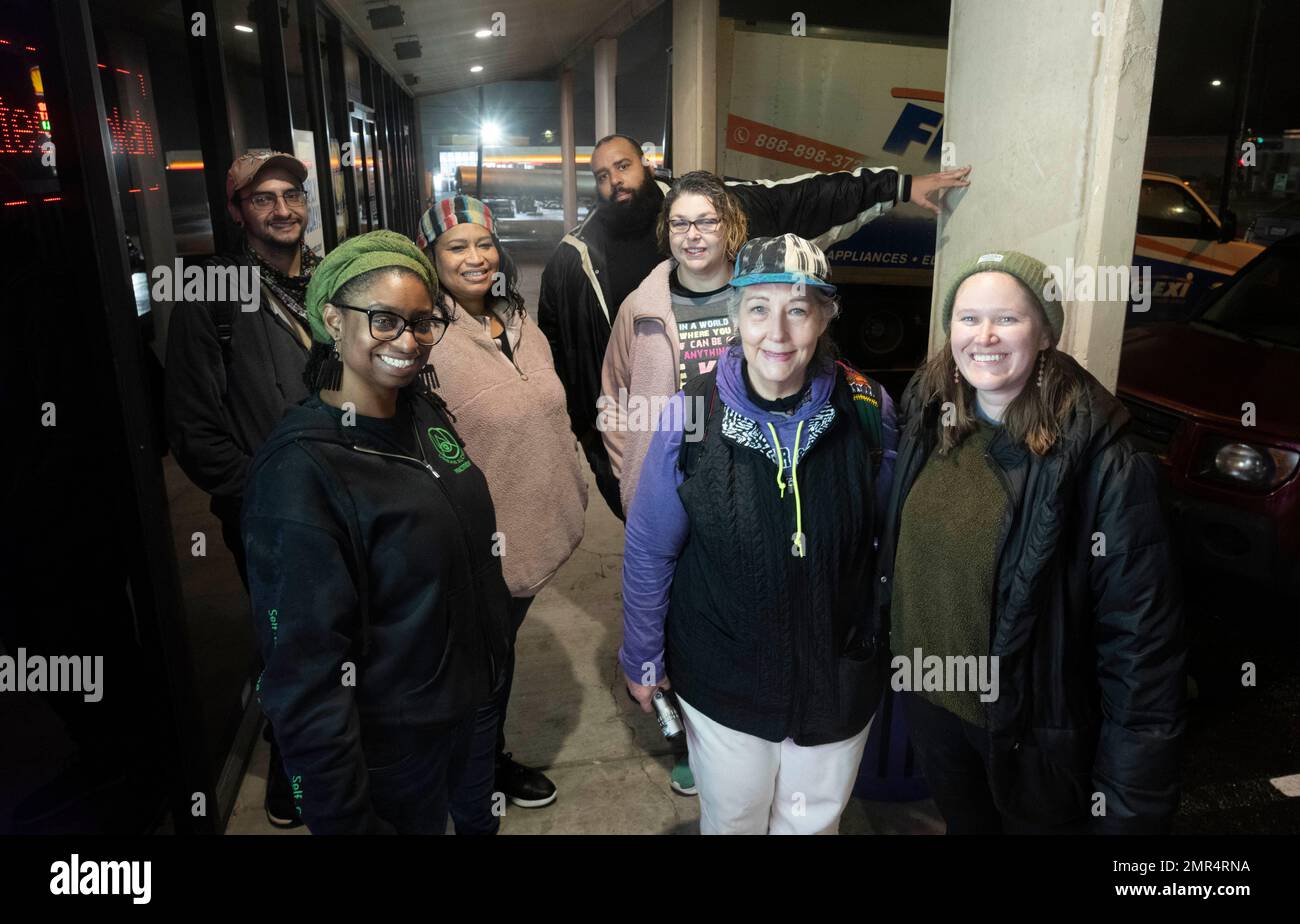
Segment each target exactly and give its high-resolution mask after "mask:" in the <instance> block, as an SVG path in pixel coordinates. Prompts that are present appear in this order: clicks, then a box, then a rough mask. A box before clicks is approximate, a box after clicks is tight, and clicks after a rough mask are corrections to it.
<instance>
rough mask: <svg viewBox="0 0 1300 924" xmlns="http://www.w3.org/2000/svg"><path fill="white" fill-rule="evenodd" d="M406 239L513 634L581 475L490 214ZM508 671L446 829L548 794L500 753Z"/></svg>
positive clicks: (477, 830)
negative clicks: (429, 273) (428, 293)
mask: <svg viewBox="0 0 1300 924" xmlns="http://www.w3.org/2000/svg"><path fill="white" fill-rule="evenodd" d="M416 244H417V245H418V246H420V247H422V248H425V249H426V251H427V252H428V254H429V256H430V258H431V259H432V261H433V263H434V265H435V267H436V268H437V271H438V280H439V283H440V284H441V288H442V292H441V297H440V300H439V306H440V307H441V308H442V309H443V310H444V311H445V312H446V313H447V316H448V318H449V326H448V329H447V336H446V337H445V338H444V339H443V340H442V342H441V343H439V344H437V346H435V347H434V348H433V350H432V351H431V353H430V355H429V366H430V369H431V370H433V374H434V379H435V381H436V383H437V389H438V394H439V395H440V396H441V397H442V398H443V400H445V401H446V402H447V408H448V410H449V411H450V412H451V414H452V416H453V417H454V419H455V420H456V426H457V428H458V429H459V432H460V433H461V434H462V435H463V436H464V437H465V443H466V447H467V451H468V452H469V454H470V456H471V457H472V458H473V459H474V464H475V465H477V466H479V468H480V469H481V470H482V471H483V475H484V477H485V478H487V484H488V490H490V491H491V492H492V500H493V503H494V504H495V506H496V513H497V528H498V530H499V533H498V535H497V536H496V537H494V541H495V543H496V545H495V548H496V553H497V554H498V555H500V556H501V562H502V568H503V570H504V573H505V580H506V585H507V586H508V587H509V589H510V630H511V639H513V638H514V637H515V635H516V634H517V633H518V631H519V626H520V625H521V624H522V623H523V621H524V615H525V614H526V613H527V612H528V608H529V606H530V605H531V604H532V602H533V598H534V597H535V596H536V595H537V593H538V592H539V591H540V590H541V589H542V588H543V587H545V586H546V584H547V583H548V582H549V581H550V580H551V578H553V577H554V576H555V573H556V572H557V571H558V570H559V569H560V566H561V565H563V564H564V563H565V562H566V561H568V559H569V556H570V555H572V554H573V551H574V549H576V548H577V547H578V543H580V542H581V541H582V535H583V531H584V529H585V526H586V509H587V480H586V478H585V476H584V474H583V471H582V465H581V462H580V461H579V455H578V442H577V440H576V439H575V438H574V435H573V431H572V429H571V427H570V425H569V417H568V411H567V409H566V404H565V396H564V386H563V385H562V384H561V383H560V379H559V377H558V376H557V375H556V373H555V363H554V361H553V359H552V356H551V347H550V344H549V343H548V342H547V340H546V337H545V336H544V335H543V334H542V332H541V330H539V329H538V327H537V325H536V324H535V323H534V322H533V320H532V319H531V318H529V317H528V311H527V309H526V308H525V306H524V299H523V296H522V295H520V293H519V273H518V270H517V268H516V266H515V263H514V261H513V260H512V259H511V257H510V254H509V253H508V252H507V251H506V249H505V248H504V247H502V246H501V241H500V240H499V238H498V237H497V234H496V222H495V219H494V217H493V215H492V210H491V209H489V208H488V207H487V205H485V204H484V203H483V202H481V201H480V200H478V199H475V198H473V197H472V196H453V197H451V198H448V199H442V200H440V201H438V202H436V203H435V204H434V206H433V207H432V208H431V209H429V210H428V211H427V212H425V213H424V215H423V216H422V217H421V219H420V236H419V237H418V238H417V240H416ZM513 676H514V657H513V655H512V657H511V659H510V661H509V662H508V663H507V664H506V667H505V673H504V675H503V679H502V684H501V686H500V688H499V689H497V690H496V691H494V693H493V695H492V696H491V698H490V700H489V699H486V698H485V701H484V703H483V705H482V708H481V709H480V711H479V717H478V725H477V729H476V732H475V736H474V744H473V746H472V748H471V757H470V763H469V767H468V769H467V770H466V773H465V780H464V782H463V784H462V787H461V790H460V791H459V792H458V793H457V794H456V797H455V798H454V799H453V802H452V808H451V812H452V818H453V819H454V820H455V822H456V833H457V834H495V833H496V832H497V829H498V828H499V827H500V824H501V818H500V815H499V814H498V813H497V812H494V811H493V810H492V809H493V804H492V799H493V793H494V792H501V793H504V795H505V797H506V798H507V799H509V800H510V802H512V803H513V804H515V805H518V806H522V807H525V808H540V807H541V806H545V805H549V804H550V803H552V802H554V801H555V798H556V789H555V784H553V783H552V782H551V781H550V780H549V779H547V777H546V775H545V774H543V773H541V772H540V771H538V770H535V769H533V768H532V767H528V766H525V765H523V764H521V763H519V762H517V761H515V760H514V759H513V756H512V755H511V754H510V753H509V752H507V751H506V749H505V746H506V745H505V722H506V711H507V707H508V706H509V702H510V690H511V685H512V680H513Z"/></svg>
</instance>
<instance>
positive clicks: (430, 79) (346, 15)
mask: <svg viewBox="0 0 1300 924" xmlns="http://www.w3.org/2000/svg"><path fill="white" fill-rule="evenodd" d="M660 2H662V0H621V2H620V0H563V2H557V0H328V5H329V6H330V7H331V8H332V9H334V10H335V11H336V12H338V14H339V15H340V16H341V17H342V18H343V19H344V20H345V21H346V22H347V23H348V25H349V26H351V27H352V30H353V31H354V32H355V33H356V34H357V36H358V37H359V38H360V39H361V40H362V41H363V42H364V43H365V44H366V46H367V47H368V48H369V50H370V53H371V54H372V55H374V56H375V57H376V58H377V59H379V60H380V61H382V62H383V64H384V66H385V67H387V68H388V69H389V70H390V71H392V72H393V73H394V74H398V75H400V76H402V77H405V76H406V75H412V74H413V75H415V76H416V77H418V78H419V80H418V81H417V82H416V83H415V84H413V85H411V86H410V89H411V91H412V92H413V93H415V95H417V96H424V95H428V94H431V93H443V92H446V91H447V90H458V89H461V88H463V87H473V86H478V85H479V84H487V83H495V82H496V81H498V80H530V79H545V78H550V77H554V76H555V70H556V68H557V67H558V66H559V65H560V64H562V63H563V62H565V61H566V60H568V59H571V58H573V57H575V56H576V55H577V54H578V53H579V52H580V51H582V49H583V48H585V47H587V46H589V45H591V44H592V43H594V42H595V41H596V40H597V39H599V38H605V37H614V36H617V35H618V34H619V33H620V32H623V31H624V30H625V29H627V27H628V26H630V25H631V24H632V23H634V22H636V20H638V19H640V18H641V17H642V16H644V15H645V14H646V13H648V12H650V11H651V10H652V9H654V8H655V7H656V6H658V5H659V3H660ZM393 7H397V8H399V9H400V10H401V13H402V16H401V18H402V19H404V20H405V21H404V22H403V23H402V24H401V25H397V24H393V25H391V26H388V25H381V27H380V28H377V29H376V28H374V27H373V26H372V18H376V19H378V21H379V22H381V23H384V22H387V21H390V20H385V19H382V18H379V17H381V16H392V15H393V14H392V13H391V12H389V11H390V9H391V8H393ZM498 11H499V12H502V13H504V14H505V35H504V36H499V37H491V38H475V36H474V33H475V32H476V31H478V30H480V29H489V28H491V27H492V14H493V13H494V12H498ZM372 12H373V16H372ZM412 39H414V40H416V41H418V43H419V50H420V56H419V57H417V58H405V59H403V58H399V57H398V55H397V52H396V51H395V50H394V49H395V46H398V47H401V46H402V45H404V44H405V43H407V42H409V41H411V40H412ZM475 65H482V67H483V70H482V71H480V72H478V73H471V72H470V68H471V67H473V66H475Z"/></svg>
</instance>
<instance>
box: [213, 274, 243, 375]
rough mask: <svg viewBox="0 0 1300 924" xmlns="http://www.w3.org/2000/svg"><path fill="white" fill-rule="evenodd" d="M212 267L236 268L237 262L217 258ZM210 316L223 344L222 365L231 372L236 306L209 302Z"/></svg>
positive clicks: (228, 303) (218, 338) (219, 341)
mask: <svg viewBox="0 0 1300 924" xmlns="http://www.w3.org/2000/svg"><path fill="white" fill-rule="evenodd" d="M208 264H209V265H210V266H236V265H238V263H237V261H235V260H232V259H230V258H229V257H222V256H217V257H213V258H212V259H211V260H209V261H208ZM208 314H209V315H210V316H211V317H212V323H213V325H214V326H215V327H216V328H217V342H218V343H219V344H221V365H222V366H223V367H225V369H226V371H227V372H229V371H230V361H231V350H230V341H231V340H232V339H233V338H234V331H235V304H234V302H230V301H222V302H209V303H208Z"/></svg>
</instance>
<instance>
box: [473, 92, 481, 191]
mask: <svg viewBox="0 0 1300 924" xmlns="http://www.w3.org/2000/svg"><path fill="white" fill-rule="evenodd" d="M474 198H475V199H482V198H483V85H482V84H479V88H478V167H476V168H475V170H474Z"/></svg>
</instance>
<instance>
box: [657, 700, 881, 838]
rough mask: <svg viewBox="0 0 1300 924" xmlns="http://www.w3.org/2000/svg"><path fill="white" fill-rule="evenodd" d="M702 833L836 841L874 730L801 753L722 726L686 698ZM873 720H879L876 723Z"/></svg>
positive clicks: (801, 749) (784, 743)
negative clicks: (826, 837)
mask: <svg viewBox="0 0 1300 924" xmlns="http://www.w3.org/2000/svg"><path fill="white" fill-rule="evenodd" d="M677 701H678V702H679V703H681V706H682V713H683V717H684V718H685V720H686V744H687V747H688V748H689V749H690V764H691V773H692V774H694V776H695V785H696V787H698V789H699V795H700V833H701V834H835V833H837V832H838V831H839V827H840V816H841V815H842V814H844V807H845V806H846V805H848V802H849V796H850V795H851V794H852V793H853V783H854V781H855V780H856V779H857V775H858V765H859V764H861V763H862V751H863V749H864V748H865V747H866V745H867V733H868V732H869V731H871V724H870V723H867V727H866V728H864V729H863V730H862V731H861V732H859V733H858V734H856V735H854V736H853V737H852V738H847V739H845V740H844V741H836V742H833V743H831V744H819V745H815V746H813V747H800V746H799V745H797V744H795V743H794V741H793V740H791V739H790V738H787V739H785V740H784V741H781V742H779V743H778V742H772V741H765V740H763V739H762V738H756V737H754V736H753V735H747V734H745V733H744V732H738V731H736V730H735V729H732V728H728V727H727V726H725V725H720V724H718V723H717V722H715V721H713V720H712V719H710V718H708V717H707V716H705V715H704V714H703V713H702V712H700V711H699V710H697V709H695V708H693V707H692V706H691V705H690V704H689V703H688V702H686V700H684V699H682V698H681V697H680V696H679V697H677ZM872 721H875V720H874V718H873V719H872Z"/></svg>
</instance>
